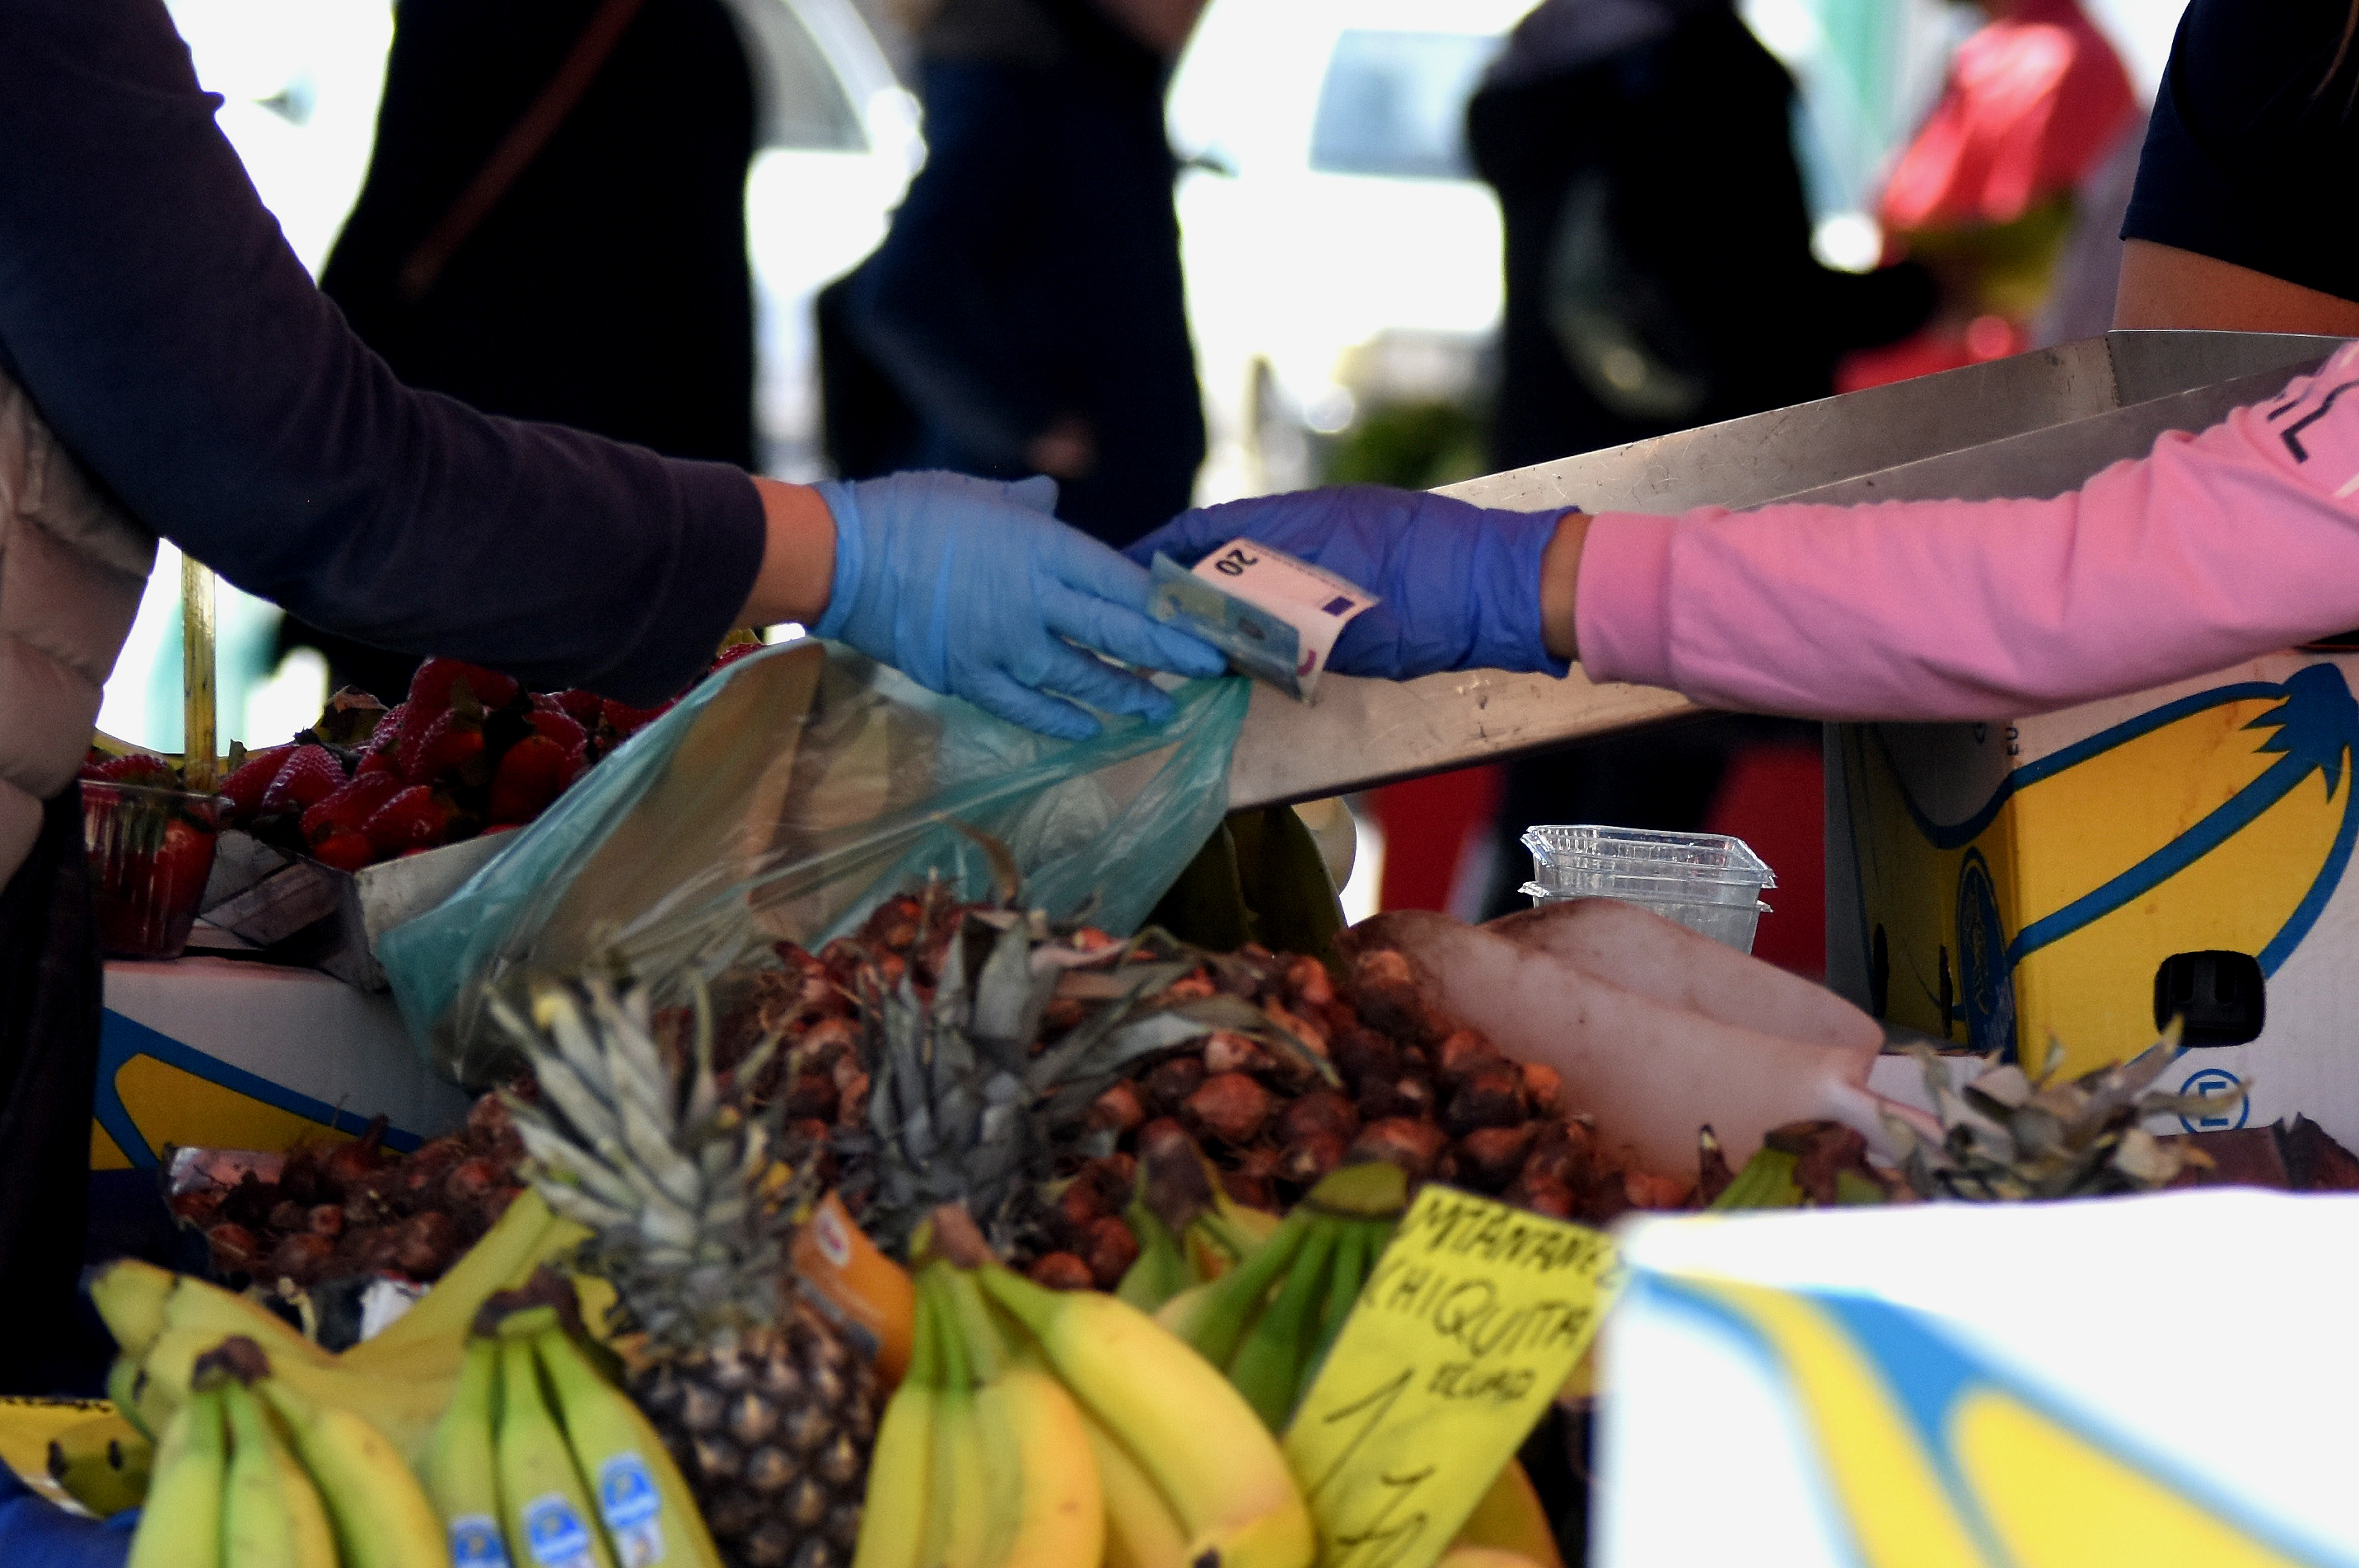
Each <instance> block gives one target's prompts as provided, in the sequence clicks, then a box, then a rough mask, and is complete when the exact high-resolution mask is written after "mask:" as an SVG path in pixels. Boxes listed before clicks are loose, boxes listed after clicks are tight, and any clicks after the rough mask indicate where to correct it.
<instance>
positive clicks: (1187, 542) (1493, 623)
mask: <svg viewBox="0 0 2359 1568" xmlns="http://www.w3.org/2000/svg"><path fill="white" fill-rule="evenodd" d="M1563 516H1564V509H1563V508H1558V509H1555V510H1552V511H1547V512H1502V511H1495V510H1492V509H1489V508H1487V507H1483V506H1469V505H1468V504H1467V503H1466V502H1463V501H1456V500H1452V499H1451V498H1450V497H1448V496H1446V495H1429V494H1428V493H1426V492H1425V491H1422V490H1388V489H1386V488H1384V487H1383V486H1381V485H1343V486H1341V487H1338V488H1335V489H1329V490H1301V491H1297V492H1296V493H1294V494H1293V495H1256V496H1254V497H1252V498H1251V499H1249V500H1244V501H1229V502H1225V503H1223V505H1221V506H1200V507H1198V508H1197V509H1196V510H1194V511H1192V512H1182V513H1180V516H1178V517H1174V518H1173V519H1172V520H1171V521H1170V522H1169V523H1166V524H1165V525H1164V526H1163V527H1161V528H1158V529H1157V530H1156V531H1155V532H1153V533H1151V534H1149V535H1147V537H1146V538H1145V539H1140V540H1139V541H1138V542H1137V543H1136V544H1135V545H1132V546H1131V547H1130V549H1129V550H1126V551H1125V554H1127V555H1128V556H1129V557H1130V558H1131V559H1132V560H1133V561H1138V562H1140V563H1142V564H1144V563H1147V562H1149V561H1153V560H1154V559H1155V552H1156V551H1157V550H1161V551H1162V552H1163V553H1164V554H1166V555H1168V556H1169V557H1171V559H1172V560H1174V561H1179V562H1180V564H1181V565H1183V566H1193V565H1194V564H1195V563H1196V562H1197V561H1198V560H1200V559H1201V557H1202V556H1203V555H1204V554H1205V553H1206V552H1207V551H1209V550H1212V549H1213V548H1214V547H1215V546H1218V545H1223V544H1226V543H1227V542H1228V541H1229V540H1231V539H1258V540H1260V541H1261V542H1262V543H1264V544H1266V545H1272V546H1275V547H1276V548H1277V549H1279V550H1284V551H1285V552H1286V553H1287V554H1288V555H1291V556H1294V557H1296V558H1297V559H1299V560H1302V561H1311V562H1313V563H1314V564H1316V565H1319V566H1323V567H1325V568H1326V569H1327V570H1328V571H1330V572H1334V573H1335V574H1336V575H1337V576H1339V577H1343V578H1348V579H1349V580H1350V581H1352V582H1353V583H1357V584H1359V586H1361V587H1363V588H1365V589H1367V590H1368V591H1369V592H1370V593H1375V594H1379V595H1381V596H1382V597H1383V599H1384V603H1383V604H1378V605H1377V606H1376V607H1375V609H1373V610H1368V611H1365V612H1364V613H1363V614H1362V615H1360V616H1359V617H1358V618H1357V619H1355V620H1353V622H1352V624H1351V625H1349V626H1345V627H1344V628H1343V636H1342V637H1338V638H1336V639H1335V649H1334V652H1333V653H1332V654H1331V655H1330V656H1329V657H1328V660H1327V668H1328V669H1330V670H1337V671H1340V672H1341V673H1343V674H1345V675H1374V676H1379V677H1382V678H1384V679H1386V680H1392V681H1406V680H1408V678H1409V677H1411V676H1414V675H1430V674H1432V673H1433V672H1434V671H1435V670H1546V671H1548V672H1549V674H1551V675H1562V674H1563V673H1564V672H1565V670H1566V669H1567V668H1568V666H1567V664H1566V662H1565V661H1564V660H1563V659H1556V658H1553V657H1551V656H1550V655H1549V651H1548V648H1547V645H1546V643H1545V642H1544V641H1543V640H1542V637H1541V629H1540V557H1541V555H1542V554H1543V553H1544V552H1545V551H1546V550H1548V546H1549V539H1553V538H1554V537H1555V536H1556V525H1557V519H1559V518H1560V517H1563Z"/></svg>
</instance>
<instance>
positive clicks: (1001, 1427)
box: [937, 1263, 1096, 1568]
mask: <svg viewBox="0 0 2359 1568" xmlns="http://www.w3.org/2000/svg"><path fill="white" fill-rule="evenodd" d="M937 1268H938V1269H939V1271H940V1279H941V1290H942V1292H943V1294H944V1296H945V1297H946V1298H947V1299H948V1301H950V1303H951V1308H952V1310H951V1312H948V1313H946V1314H945V1315H946V1317H947V1319H948V1321H949V1322H950V1323H951V1325H952V1330H951V1332H953V1333H955V1334H957V1335H958V1336H959V1346H960V1349H961V1350H962V1351H963V1352H964V1353H965V1355H966V1363H967V1382H968V1385H969V1386H970V1387H972V1388H973V1390H974V1396H973V1398H974V1413H973V1425H974V1431H975V1442H976V1447H977V1452H978V1453H979V1454H981V1455H982V1459H983V1481H982V1488H983V1490H982V1496H983V1498H984V1520H985V1523H984V1532H983V1546H982V1549H981V1552H979V1554H978V1556H977V1561H978V1562H980V1563H988V1564H998V1563H1026V1562H1028V1561H1029V1559H1027V1558H1025V1557H1022V1556H1018V1555H1016V1538H1017V1536H1018V1535H1019V1534H1020V1533H1021V1532H1022V1530H1023V1527H1024V1521H1025V1508H1026V1497H1025V1488H1026V1486H1027V1471H1028V1470H1029V1468H1030V1463H1031V1456H1030V1455H1029V1454H1027V1453H1026V1452H1025V1449H1024V1439H1023V1435H1022V1433H1021V1432H1020V1431H1019V1429H1018V1428H1017V1426H1016V1411H1015V1410H1014V1408H1013V1406H1012V1404H1011V1402H1010V1400H1009V1399H1008V1392H1007V1385H1006V1372H1007V1364H1008V1346H1007V1336H1006V1333H1005V1331H1003V1330H1002V1329H1001V1328H1000V1326H999V1323H998V1322H997V1320H996V1319H995V1318H994V1317H993V1316H992V1312H991V1308H990V1306H989V1304H988V1303H986V1302H985V1301H984V1299H983V1292H982V1291H981V1290H978V1289H976V1287H975V1283H974V1276H973V1275H972V1274H970V1273H968V1272H967V1271H965V1270H964V1269H955V1268H952V1267H951V1265H949V1264H947V1263H944V1264H940V1265H938V1266H937ZM1082 1457H1084V1458H1086V1457H1087V1455H1086V1454H1085V1455H1083V1456H1082ZM1095 1562H1096V1560H1095V1558H1094V1556H1093V1558H1092V1560H1091V1568H1095Z"/></svg>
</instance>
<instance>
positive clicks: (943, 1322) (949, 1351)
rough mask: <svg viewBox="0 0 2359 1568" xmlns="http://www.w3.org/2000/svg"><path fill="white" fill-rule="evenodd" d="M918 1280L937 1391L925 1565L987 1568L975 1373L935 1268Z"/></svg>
mask: <svg viewBox="0 0 2359 1568" xmlns="http://www.w3.org/2000/svg"><path fill="white" fill-rule="evenodd" d="M927 1272H928V1274H929V1275H930V1276H931V1278H929V1279H921V1280H920V1281H919V1290H920V1292H921V1296H920V1299H921V1300H923V1299H928V1298H930V1301H931V1306H932V1314H931V1315H932V1326H933V1331H934V1338H935V1343H936V1346H937V1349H936V1354H937V1355H938V1356H940V1367H941V1389H940V1394H939V1396H938V1397H937V1401H936V1404H935V1409H934V1451H933V1455H932V1459H933V1472H934V1487H933V1494H932V1497H931V1498H930V1499H929V1500H930V1503H931V1507H929V1508H928V1510H927V1515H926V1535H925V1545H924V1549H923V1557H924V1560H925V1561H926V1562H927V1563H929V1564H933V1563H938V1564H940V1565H941V1568H986V1565H987V1563H988V1561H989V1560H988V1559H986V1558H985V1557H984V1548H985V1545H986V1543H987V1542H988V1541H989V1539H990V1536H991V1530H992V1518H991V1513H992V1501H993V1500H992V1498H991V1497H989V1496H988V1491H989V1484H988V1482H987V1481H986V1479H985V1474H986V1472H985V1470H984V1453H983V1450H984V1440H983V1429H982V1428H981V1427H980V1426H979V1425H977V1424H976V1421H975V1409H974V1374H973V1368H972V1367H971V1365H970V1364H969V1362H968V1360H967V1354H966V1344H965V1339H964V1336H963V1335H962V1334H961V1333H960V1332H959V1327H958V1305H957V1303H956V1302H955V1301H952V1300H951V1296H950V1290H949V1285H948V1282H947V1281H946V1280H945V1279H943V1278H942V1277H941V1274H940V1272H939V1271H938V1270H937V1269H929V1270H928V1271H927Z"/></svg>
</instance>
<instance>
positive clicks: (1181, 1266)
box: [1114, 1195, 1194, 1312]
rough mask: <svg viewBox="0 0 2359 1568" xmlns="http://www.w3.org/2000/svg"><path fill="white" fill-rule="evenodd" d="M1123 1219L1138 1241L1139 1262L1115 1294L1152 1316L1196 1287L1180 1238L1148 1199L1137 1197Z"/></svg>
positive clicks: (1134, 1265)
mask: <svg viewBox="0 0 2359 1568" xmlns="http://www.w3.org/2000/svg"><path fill="white" fill-rule="evenodd" d="M1122 1218H1123V1223H1124V1224H1125V1225H1128V1226H1130V1234H1131V1235H1132V1236H1135V1237H1136V1238H1137V1240H1138V1258H1137V1261H1136V1262H1134V1263H1133V1264H1131V1266H1130V1267H1129V1268H1128V1269H1125V1270H1124V1271H1123V1276H1122V1281H1121V1283H1119V1284H1117V1285H1116V1286H1115V1287H1114V1294H1115V1295H1117V1296H1120V1297H1121V1298H1122V1299H1123V1300H1124V1301H1128V1302H1129V1303H1130V1304H1131V1305H1132V1306H1134V1307H1136V1308H1137V1309H1138V1310H1139V1311H1140V1312H1153V1311H1155V1310H1156V1309H1157V1308H1158V1307H1160V1306H1161V1305H1163V1303H1164V1302H1166V1301H1169V1300H1170V1299H1171V1298H1172V1297H1174V1296H1176V1295H1178V1294H1179V1293H1180V1291H1182V1290H1186V1289H1187V1288H1188V1287H1189V1286H1190V1284H1192V1283H1194V1281H1193V1280H1192V1279H1190V1278H1189V1269H1188V1260H1187V1258H1184V1257H1182V1256H1181V1255H1180V1238H1179V1237H1178V1236H1173V1235H1172V1234H1171V1227H1170V1226H1169V1225H1165V1224H1164V1223H1163V1217H1162V1216H1161V1215H1160V1214H1157V1213H1156V1212H1155V1211H1154V1210H1153V1209H1152V1208H1149V1207H1148V1206H1147V1200H1146V1199H1145V1198H1144V1197H1142V1196H1137V1195H1134V1196H1133V1197H1132V1198H1131V1200H1130V1206H1129V1207H1128V1208H1126V1209H1125V1210H1124V1211H1123V1214H1122Z"/></svg>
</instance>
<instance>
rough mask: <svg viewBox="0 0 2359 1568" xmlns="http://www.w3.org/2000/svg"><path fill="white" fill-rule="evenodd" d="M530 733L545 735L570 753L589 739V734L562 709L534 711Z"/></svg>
mask: <svg viewBox="0 0 2359 1568" xmlns="http://www.w3.org/2000/svg"><path fill="white" fill-rule="evenodd" d="M532 733H533V734H535V735H545V736H547V737H548V738H549V739H550V740H553V741H555V742H556V743H557V744H558V745H559V746H563V747H564V748H565V749H566V750H568V751H571V750H572V749H573V748H574V747H575V746H580V745H581V744H582V742H583V741H585V740H588V739H589V738H590V732H589V731H587V730H585V729H583V728H582V726H581V724H578V723H576V722H575V720H574V717H573V715H572V714H571V713H567V712H566V711H565V710H564V709H562V708H547V709H538V708H537V709H535V710H534V711H533V715H532Z"/></svg>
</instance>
